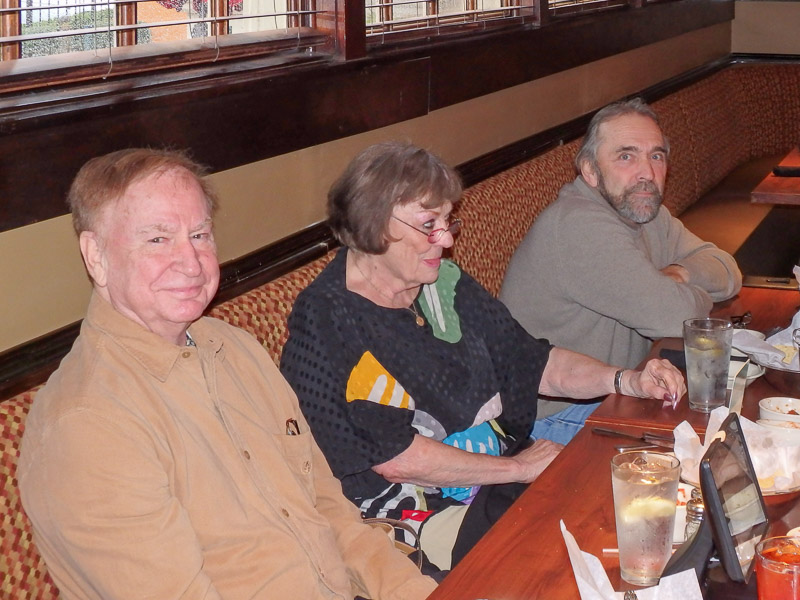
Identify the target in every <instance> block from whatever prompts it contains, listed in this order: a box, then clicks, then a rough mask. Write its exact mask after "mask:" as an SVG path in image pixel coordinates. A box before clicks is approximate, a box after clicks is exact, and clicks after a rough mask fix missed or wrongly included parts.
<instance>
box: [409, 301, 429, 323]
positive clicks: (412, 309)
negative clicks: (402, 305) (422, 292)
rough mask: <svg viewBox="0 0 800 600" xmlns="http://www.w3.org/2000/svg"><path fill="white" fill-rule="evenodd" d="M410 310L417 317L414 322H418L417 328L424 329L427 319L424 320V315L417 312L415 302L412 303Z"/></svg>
mask: <svg viewBox="0 0 800 600" xmlns="http://www.w3.org/2000/svg"><path fill="white" fill-rule="evenodd" d="M408 310H410V311H411V312H412V313H414V316H415V317H416V319H414V321H415V322H416V324H417V327H422V326H423V325H425V319H423V318H422V315H421V314H419V313H418V312H417V308H416V307H415V306H414V303H413V302H412V303H411V306H409V307H408Z"/></svg>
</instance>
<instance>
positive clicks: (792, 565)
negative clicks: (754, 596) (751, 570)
mask: <svg viewBox="0 0 800 600" xmlns="http://www.w3.org/2000/svg"><path fill="white" fill-rule="evenodd" d="M756 583H757V584H758V600H800V538H796V537H774V538H767V539H766V540H762V541H761V542H759V543H758V545H757V546H756Z"/></svg>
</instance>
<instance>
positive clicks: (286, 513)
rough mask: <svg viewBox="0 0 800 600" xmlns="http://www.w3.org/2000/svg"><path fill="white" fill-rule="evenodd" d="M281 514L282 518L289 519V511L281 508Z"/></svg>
mask: <svg viewBox="0 0 800 600" xmlns="http://www.w3.org/2000/svg"><path fill="white" fill-rule="evenodd" d="M281 514H282V515H283V516H284V517H286V518H287V519H288V518H289V511H288V510H286V509H285V508H282V509H281Z"/></svg>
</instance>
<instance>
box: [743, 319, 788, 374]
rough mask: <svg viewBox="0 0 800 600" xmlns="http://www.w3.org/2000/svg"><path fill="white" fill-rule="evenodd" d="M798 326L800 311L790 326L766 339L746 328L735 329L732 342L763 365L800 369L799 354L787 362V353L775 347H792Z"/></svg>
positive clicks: (775, 367) (754, 360)
mask: <svg viewBox="0 0 800 600" xmlns="http://www.w3.org/2000/svg"><path fill="white" fill-rule="evenodd" d="M798 327H800V312H798V313H797V314H796V315H795V316H794V318H793V319H792V324H791V325H790V326H789V327H787V328H786V329H783V330H782V331H779V332H778V333H776V334H775V335H773V336H771V337H769V338H767V339H766V340H762V339H759V338H757V337H756V336H754V335H753V334H752V333H751V332H749V331H748V330H746V329H734V331H733V341H732V342H731V344H732V345H733V347H734V348H736V349H737V350H741V351H742V352H744V353H745V354H747V355H748V356H749V357H750V359H751V360H752V361H753V362H755V363H757V364H759V365H761V366H764V367H772V368H774V369H788V370H793V371H800V361H799V360H798V355H795V356H793V357H792V360H791V362H790V363H789V364H786V363H785V362H783V359H784V358H785V357H786V353H785V352H784V351H783V350H781V349H779V348H776V347H775V346H777V345H784V346H789V347H792V331H793V330H795V329H797V328H798Z"/></svg>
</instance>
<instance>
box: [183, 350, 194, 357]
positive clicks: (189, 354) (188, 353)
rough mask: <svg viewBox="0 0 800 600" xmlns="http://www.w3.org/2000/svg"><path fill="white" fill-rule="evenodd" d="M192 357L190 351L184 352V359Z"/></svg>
mask: <svg viewBox="0 0 800 600" xmlns="http://www.w3.org/2000/svg"><path fill="white" fill-rule="evenodd" d="M191 355H192V353H191V352H189V351H188V350H184V351H183V355H182V356H183V358H189V357H190V356H191Z"/></svg>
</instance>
